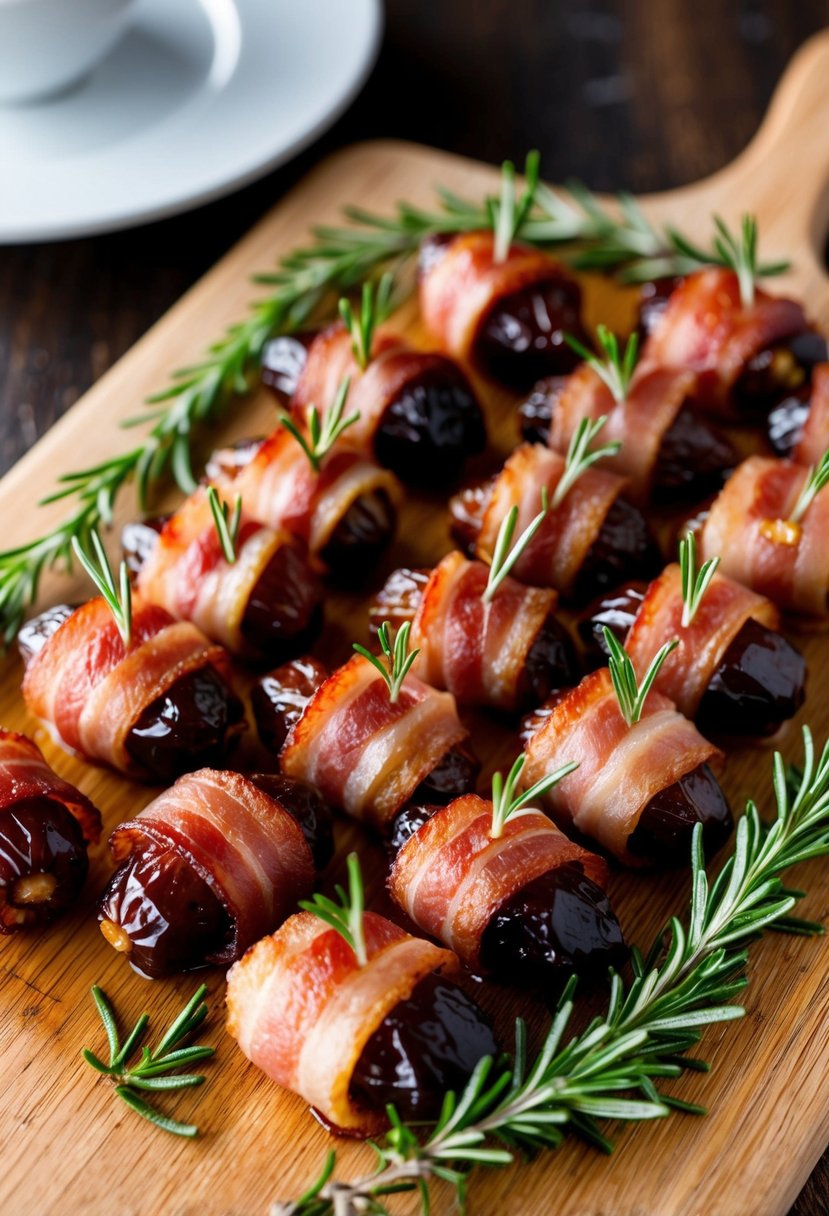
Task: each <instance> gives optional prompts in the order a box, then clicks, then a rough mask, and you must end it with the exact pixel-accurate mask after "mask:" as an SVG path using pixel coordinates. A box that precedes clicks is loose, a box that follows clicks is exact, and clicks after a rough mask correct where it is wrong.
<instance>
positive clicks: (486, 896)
mask: <svg viewBox="0 0 829 1216" xmlns="http://www.w3.org/2000/svg"><path fill="white" fill-rule="evenodd" d="M491 827H492V803H491V802H486V801H484V799H483V798H479V797H478V796H477V794H467V795H466V796H465V797H463V798H456V799H455V801H454V802H450V803H449V805H448V806H445V807H442V808H441V809H440V810H439V811H436V812H435V814H434V815H433V816H432V817H431V818H430V819H427V821H426V823H424V824H423V826H422V827H421V828H420V830H419V831H417V832H416V833H415V834H414V835H413V836H410V837H409V839H408V840H407V841H406V843H405V844H404V845H403V847H402V848H401V849H400V850H399V851H398V853H397V856H396V858H395V860H394V863H393V865H392V868H391V873H390V874H389V882H388V885H389V891H390V893H391V897H392V899H393V900H394V901H395V903H397V904H398V906H399V907H400V908H402V909H403V911H404V912H405V913H406V914H407V915H408V916H409V917H410V919H411V920H412V921H414V923H415V924H416V925H417V926H418V927H419V928H421V929H423V931H424V932H425V933H429V934H431V936H432V937H437V938H439V939H440V940H441V941H442V942H444V943H445V944H446V945H447V946H449V947H450V949H452V950H454V951H455V953H456V954H458V955H459V957H460V958H461V959H462V961H463V962H464V963H466V964H467V966H469V967H473V968H480V965H481V957H480V955H481V939H482V937H483V934H484V930H485V929H486V927H487V925H488V924H489V922H490V921H491V920H492V917H493V916H494V915H495V913H496V912H497V911H498V909H499V908H500V907H501V906H502V905H503V904H504V903H506V901H507V900H508V899H510V898H511V897H512V896H513V895H515V894H516V892H518V891H520V890H521V889H522V888H523V887H525V886H527V884H528V883H530V882H532V881H533V879H535V878H539V877H540V876H541V875H542V874H547V873H549V872H550V871H551V870H555V869H557V868H558V867H559V866H561V865H564V864H565V863H566V862H569V861H577V862H579V863H581V865H582V868H583V869H584V872H585V874H586V875H587V876H588V877H589V878H591V879H592V880H593V881H594V882H596V883H598V884H599V885H600V886H605V885H606V883H607V878H608V870H607V864H606V863H605V862H604V860H603V859H602V858H600V857H596V855H595V854H593V853H588V852H587V850H586V849H582V848H581V847H580V846H579V845H577V844H573V842H572V841H571V840H568V839H567V837H566V836H565V835H564V833H563V832H561V831H560V830H559V829H558V828H557V827H556V826H555V824H554V823H552V822H551V821H550V820H549V819H548V818H547V816H546V815H545V814H544V813H543V812H542V811H539V810H535V809H531V808H527V809H526V810H523V811H521V812H520V813H519V814H517V815H514V816H512V817H511V818H510V819H508V820H507V822H506V823H505V824H504V829H503V833H502V835H501V836H499V837H498V838H497V839H495V840H493V839H491V837H490V829H491Z"/></svg>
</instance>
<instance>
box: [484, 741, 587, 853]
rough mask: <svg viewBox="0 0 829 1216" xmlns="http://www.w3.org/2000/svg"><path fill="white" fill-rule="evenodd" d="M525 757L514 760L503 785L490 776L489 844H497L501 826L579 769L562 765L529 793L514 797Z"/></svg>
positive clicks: (532, 786) (574, 766) (528, 790)
mask: <svg viewBox="0 0 829 1216" xmlns="http://www.w3.org/2000/svg"><path fill="white" fill-rule="evenodd" d="M526 759H527V757H526V756H525V755H523V754H522V755H520V756H518V757H517V758H516V761H515V763H514V764H513V766H512V768H511V769H510V771H509V773H508V774H507V779H506V781H505V780H504V778H503V777H502V776H501V774H500V773H493V775H492V827H491V828H490V830H489V835H490V837H491V839H492V840H497V839H498V837H499V836H501V835H503V831H504V824H505V823H506V822H507V820H508V819H511V818H512V816H513V815H517V814H518V813H519V811H523V810H525V809H526V808H527V807H528V806H531V805H532V803H533V802H534V801H535V800H536V799H537V798H541V797H542V796H543V795H544V794H546V793H547V791H548V790H551V789H552V788H553V786H554V785H558V783H559V781H562V780H563V779H564V778H565V777H566V776H567V775H568V773H572V772H573V771H574V769H577V768H578V767H579V766H578V764H577V763H576V762H575V761H571V762H570V763H569V764H562V765H561V766H560V768H557V769H556V770H555V772H552V773H548V775H547V776H546V777H542V778H541V780H540V781H536V782H535V783H534V784H533V785H531V786H530V787H529V789H526V790H524V791H523V792H522V793H520V794H516V792H515V787H516V785H517V784H518V779H519V777H520V776H521V772H522V770H523V768H524V764H525V763H526Z"/></svg>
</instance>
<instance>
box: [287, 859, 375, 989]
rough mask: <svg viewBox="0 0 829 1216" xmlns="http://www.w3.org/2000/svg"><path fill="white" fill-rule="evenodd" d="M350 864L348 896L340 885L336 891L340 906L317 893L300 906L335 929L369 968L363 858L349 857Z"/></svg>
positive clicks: (363, 964)
mask: <svg viewBox="0 0 829 1216" xmlns="http://www.w3.org/2000/svg"><path fill="white" fill-rule="evenodd" d="M347 864H348V892H347V893H346V892H345V891H344V890H343V888H342V887H341V886H339V884H338V885H337V886H336V887H335V888H334V889H335V891H336V892H337V896H338V898H339V901H340V902H339V903H338V904H336V903H334V900H333V899H329V898H328V897H327V896H326V895H322V894H321V893H320V892H319V891H317V892H315V894H314V897H313V899H301V900H300V901H299V906H300V908H303V909H304V910H305V911H306V912H312V913H313V914H314V916H318V917H319V919H320V920H324V921H325V923H326V924H327V925H330V926H331V928H332V929H336V930H337V932H338V933H339V935H340V937H342V938H344V939H345V941H347V942H348V944H349V946H350V947H351V949H352V950H353V951H354V954H355V956H356V958H357V965H358V966H359V967H365V965H366V963H367V962H368V954H367V952H366V935H365V926H364V924H363V912H364V910H365V895H364V893H363V876H362V874H361V872H360V858H359V857H358V856H357V854H356V853H349V854H348V862H347Z"/></svg>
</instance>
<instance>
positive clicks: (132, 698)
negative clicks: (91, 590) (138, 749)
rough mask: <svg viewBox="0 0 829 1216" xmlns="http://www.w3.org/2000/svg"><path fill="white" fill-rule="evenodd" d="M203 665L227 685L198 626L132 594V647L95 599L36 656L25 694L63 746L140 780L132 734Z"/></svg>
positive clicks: (225, 669) (224, 665)
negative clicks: (132, 753) (160, 699)
mask: <svg viewBox="0 0 829 1216" xmlns="http://www.w3.org/2000/svg"><path fill="white" fill-rule="evenodd" d="M206 666H211V667H214V668H215V669H216V670H217V671H218V673H219V674H220V675H221V676H222V677H223V678H224V679H226V680H228V682H229V679H230V667H229V662H228V658H227V654H226V652H225V651H224V650H223V649H222V648H221V647H220V646H211V645H210V643H209V642H208V640H207V638H206V637H205V636H204V634H203V633H201V631H200V630H199V629H197V628H196V626H195V625H192V624H190V623H189V622H186V621H174V620H173V619H172V617H171V616H170V615H169V613H168V612H166V611H165V610H164V609H163V608H158V607H156V606H155V605H153V604H145V603H143V602H142V600H141V599H140V598H139V597H138V596H135V597H134V598H133V604H132V640H131V642H130V646H129V648H128V649H127V648H125V647H124V643H123V641H122V640H121V635H120V634H119V632H118V628H117V626H116V624H115V621H114V620H113V617H112V613H111V612H110V610H109V608H108V607H107V605H106V604H105V602H104V601H103V599H101V598H100V597H98V598H96V599H94V600H90V601H89V602H88V603H86V604H83V605H82V606H81V607H80V608H78V609H77V610H76V611H75V612H73V613H72V615H71V616H70V617H69V618H68V619H67V620H66V621H64V623H63V624H62V625H61V626H60V628H59V629H58V630H57V631H56V632H55V633H54V634H53V635H52V636H51V638H50V639H49V640H48V642H47V643H46V645H45V646H44V647H43V648H42V650H41V651H40V652H39V653H38V654H37V655H36V656H35V658H34V659H33V660H32V662H31V663H30V664H29V667H28V668H27V670H26V674H25V676H24V678H23V696H24V699H25V701H26V704H27V705H28V707H29V709H30V710H31V712H32V713H33V714H35V715H36V716H37V717H39V718H41V719H42V720H43V721H44V722H46V723H47V724H49V725H50V726H51V727H53V729H54V731H55V733H56V734H57V737H58V740H59V742H60V743H61V744H62V745H63V746H64V747H66V748H68V749H69V750H70V751H74V752H77V753H78V754H79V755H81V756H84V757H85V758H86V759H87V760H93V761H97V762H98V763H101V764H109V765H111V766H112V767H113V768H115V769H118V770H120V771H121V772H123V773H126V774H127V776H134V777H139V778H140V777H142V776H144V775H145V774H144V772H143V770H142V769H141V767H140V765H138V764H136V762H135V761H134V760H133V759H132V757H131V756H130V754H129V752H128V751H127V748H126V740H127V736H128V735H129V732H130V730H131V729H132V727H133V725H134V724H135V722H136V721H137V719H138V718H139V716H140V715H141V713H142V711H143V710H144V709H146V708H147V706H149V705H151V704H152V702H153V701H155V700H156V699H157V698H158V697H160V696H161V695H162V694H163V693H164V692H166V690H167V689H168V688H169V687H170V686H171V685H172V684H174V683H175V681H176V680H178V679H179V678H180V677H181V676H183V675H186V674H187V673H188V672H190V671H197V670H199V669H200V668H203V667H206Z"/></svg>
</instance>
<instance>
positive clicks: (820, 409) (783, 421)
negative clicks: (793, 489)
mask: <svg viewBox="0 0 829 1216" xmlns="http://www.w3.org/2000/svg"><path fill="white" fill-rule="evenodd" d="M768 434H769V441H770V443H771V446H772V447H773V448H774V451H775V452H776V453H777V455H778V456H786V457H788V458H789V459H790V460H794V461H795V462H796V463H797V464H805V465H812V464H817V463H818V462H819V461H820V458H821V457H822V456H823V453H824V452H825V451H826V450H827V448H829V363H819V364H818V365H817V367H816V368H815V369H814V372H813V373H812V381H811V384H805V385H804V386H803V387H802V388H800V389H797V390H795V391H794V392H792V393H789V394H787V395H786V396H785V397H784V398H783V400H782V401H781V402H780V403H779V404H778V405H776V406H775V407H774V409H773V410H772V411H771V413H770V414H769V426H768Z"/></svg>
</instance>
